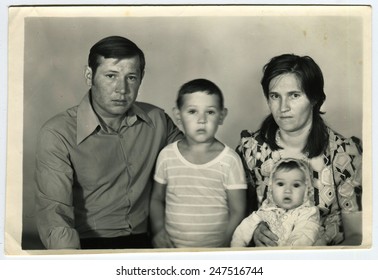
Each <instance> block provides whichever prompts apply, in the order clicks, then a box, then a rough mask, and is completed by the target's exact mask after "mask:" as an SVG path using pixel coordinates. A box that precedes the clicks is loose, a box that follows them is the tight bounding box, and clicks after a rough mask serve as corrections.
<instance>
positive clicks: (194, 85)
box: [176, 79, 224, 109]
mask: <svg viewBox="0 0 378 280" xmlns="http://www.w3.org/2000/svg"><path fill="white" fill-rule="evenodd" d="M198 91H203V92H206V93H207V94H210V95H211V94H214V95H216V96H218V97H219V106H220V108H221V109H223V108H224V99H223V94H222V91H221V90H220V88H219V87H218V86H217V85H216V84H214V83H213V82H212V81H209V80H206V79H195V80H191V81H189V82H187V83H185V84H183V85H182V86H181V88H180V89H179V91H178V95H177V100H176V106H177V108H178V109H181V107H182V105H183V103H184V98H183V97H184V95H185V94H190V93H193V92H198Z"/></svg>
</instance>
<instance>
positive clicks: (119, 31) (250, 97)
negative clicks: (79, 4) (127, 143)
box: [10, 7, 364, 249]
mask: <svg viewBox="0 0 378 280" xmlns="http://www.w3.org/2000/svg"><path fill="white" fill-rule="evenodd" d="M240 9H243V7H241V8H240ZM24 28H25V37H24V39H25V40H24V58H23V62H24V73H23V75H24V80H23V83H24V84H23V86H24V91H23V108H24V109H23V113H24V115H23V172H22V174H20V176H21V175H22V176H23V200H22V201H23V221H22V222H23V227H22V228H23V231H22V232H23V246H22V248H23V249H38V248H41V247H40V246H41V244H40V242H39V239H38V237H37V231H36V226H35V213H34V206H35V199H34V190H35V182H34V168H35V162H34V161H35V147H36V139H37V135H38V132H39V129H40V127H41V126H42V125H43V123H44V122H46V121H47V120H48V119H49V118H51V117H52V116H54V115H55V114H57V113H59V112H62V111H64V110H66V109H67V108H69V107H72V106H75V105H77V104H78V103H79V102H80V101H81V99H82V98H83V96H84V95H85V93H86V92H87V91H88V87H87V86H86V83H85V80H84V68H85V66H86V64H87V58H88V53H89V49H90V47H91V46H92V45H93V44H95V43H96V42H97V41H99V40H100V39H102V38H104V37H107V36H110V35H120V36H124V37H127V38H129V39H131V40H132V41H134V42H135V43H136V44H137V45H138V46H139V47H140V48H141V49H142V50H143V51H144V53H145V57H146V70H145V76H144V79H143V82H142V85H141V88H140V91H139V96H138V100H139V101H145V102H150V103H152V104H155V105H157V106H159V107H161V108H163V109H165V110H166V112H167V113H168V114H169V115H170V116H172V108H173V107H174V105H175V99H176V94H177V91H178V89H179V87H180V86H181V85H182V84H183V83H185V82H187V81H189V80H191V79H195V78H206V79H209V80H211V81H213V82H215V83H216V84H217V85H218V86H219V87H220V88H221V90H222V91H223V94H224V97H225V106H226V107H227V108H228V110H229V114H228V116H227V118H226V120H225V122H224V124H223V125H222V126H220V128H219V130H218V133H217V137H218V139H220V140H221V141H223V142H224V143H225V144H227V145H228V146H230V147H232V148H235V147H236V146H237V144H238V141H239V137H240V132H241V130H243V129H250V130H253V131H254V130H257V129H258V128H259V126H260V123H261V121H262V120H263V119H264V117H265V116H266V115H267V114H268V107H267V104H266V100H265V98H264V96H263V93H262V89H261V86H260V79H261V77H262V67H263V66H264V65H265V64H266V63H267V62H268V61H269V60H270V59H271V58H272V57H274V56H276V55H280V54H283V53H294V54H298V55H309V56H311V57H312V58H313V59H314V60H315V61H316V62H317V63H318V65H319V66H320V68H321V69H322V71H323V75H324V79H325V93H326V95H327V99H326V102H325V104H324V105H323V108H322V110H323V111H325V112H326V114H325V115H324V119H325V120H326V122H327V124H328V125H329V126H330V127H331V128H333V129H335V130H336V131H338V132H339V133H341V134H342V135H344V136H357V137H359V138H361V137H362V113H363V110H362V109H363V103H362V92H363V79H362V78H363V76H362V75H363V57H364V55H363V44H364V40H363V37H362V36H363V30H362V29H363V22H362V19H361V18H359V17H350V16H326V15H325V16H318V15H317V16H311V13H310V14H308V15H302V16H290V15H288V16H285V15H280V16H256V15H253V16H240V17H238V16H190V17H182V16H179V15H176V14H174V15H172V16H164V17H155V16H145V17H128V16H122V17H88V15H86V17H70V18H68V17H38V16H35V17H30V18H26V19H25V22H24ZM10 94H12V93H10ZM94 152H95V151H94Z"/></svg>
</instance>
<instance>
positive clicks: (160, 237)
mask: <svg viewBox="0 0 378 280" xmlns="http://www.w3.org/2000/svg"><path fill="white" fill-rule="evenodd" d="M152 246H154V248H175V245H174V244H173V243H172V241H171V239H169V236H168V233H167V232H166V231H165V229H162V230H161V231H159V232H158V233H157V234H155V235H154V237H153V238H152Z"/></svg>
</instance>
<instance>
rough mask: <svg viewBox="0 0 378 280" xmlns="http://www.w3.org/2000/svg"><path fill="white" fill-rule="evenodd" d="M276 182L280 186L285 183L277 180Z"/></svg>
mask: <svg viewBox="0 0 378 280" xmlns="http://www.w3.org/2000/svg"><path fill="white" fill-rule="evenodd" d="M276 184H277V186H279V187H282V186H283V185H284V183H283V182H277V183H276Z"/></svg>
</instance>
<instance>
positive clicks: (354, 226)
mask: <svg viewBox="0 0 378 280" xmlns="http://www.w3.org/2000/svg"><path fill="white" fill-rule="evenodd" d="M341 219H342V221H343V227H344V241H343V242H342V243H341V244H340V245H361V243H362V211H358V212H349V213H348V212H347V213H341Z"/></svg>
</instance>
